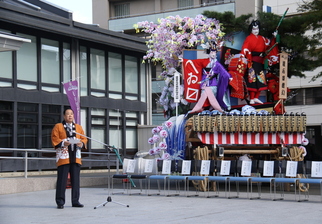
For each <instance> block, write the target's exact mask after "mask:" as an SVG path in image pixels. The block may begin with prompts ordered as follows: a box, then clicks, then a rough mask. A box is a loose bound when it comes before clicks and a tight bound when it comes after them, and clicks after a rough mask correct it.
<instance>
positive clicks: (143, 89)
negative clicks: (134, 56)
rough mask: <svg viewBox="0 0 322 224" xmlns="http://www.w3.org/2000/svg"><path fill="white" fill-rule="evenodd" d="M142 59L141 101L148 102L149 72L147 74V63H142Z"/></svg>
mask: <svg viewBox="0 0 322 224" xmlns="http://www.w3.org/2000/svg"><path fill="white" fill-rule="evenodd" d="M142 61H143V60H142V59H141V60H140V65H141V68H140V73H141V74H140V75H141V80H140V81H141V86H140V91H141V92H140V93H141V101H142V102H146V79H147V74H146V68H145V66H146V64H145V63H142Z"/></svg>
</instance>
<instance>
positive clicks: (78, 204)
mask: <svg viewBox="0 0 322 224" xmlns="http://www.w3.org/2000/svg"><path fill="white" fill-rule="evenodd" d="M73 207H77V208H83V207H84V205H83V204H81V203H77V204H73Z"/></svg>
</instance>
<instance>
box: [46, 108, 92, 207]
mask: <svg viewBox="0 0 322 224" xmlns="http://www.w3.org/2000/svg"><path fill="white" fill-rule="evenodd" d="M63 115H64V120H63V121H62V122H61V123H57V124H56V125H55V126H54V128H53V130H52V133H51V141H52V145H53V147H54V148H55V149H56V165H57V185H56V204H57V208H58V209H63V208H64V204H65V192H66V185H67V178H68V173H70V180H71V186H72V192H71V193H72V194H71V197H72V198H71V200H72V206H73V207H78V208H82V207H84V205H83V204H81V203H80V202H79V196H80V167H81V164H82V161H81V150H82V149H86V143H87V138H86V137H84V136H83V135H84V130H83V128H82V126H81V125H79V124H75V123H74V112H73V110H72V109H70V108H68V109H66V110H64V113H63ZM77 133H79V134H77Z"/></svg>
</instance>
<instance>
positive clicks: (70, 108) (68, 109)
mask: <svg viewBox="0 0 322 224" xmlns="http://www.w3.org/2000/svg"><path fill="white" fill-rule="evenodd" d="M67 110H71V111H73V109H72V108H70V107H68V108H66V109H65V110H64V112H63V114H64V115H65V114H66V111H67ZM73 113H74V111H73Z"/></svg>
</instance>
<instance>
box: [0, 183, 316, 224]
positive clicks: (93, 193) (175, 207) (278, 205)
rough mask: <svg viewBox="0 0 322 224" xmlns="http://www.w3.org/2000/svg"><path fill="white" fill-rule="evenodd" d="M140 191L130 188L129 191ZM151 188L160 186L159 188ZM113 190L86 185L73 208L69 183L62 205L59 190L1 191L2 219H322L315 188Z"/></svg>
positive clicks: (18, 223)
mask: <svg viewBox="0 0 322 224" xmlns="http://www.w3.org/2000/svg"><path fill="white" fill-rule="evenodd" d="M121 191H122V188H121V187H119V189H114V193H116V192H121ZM137 191H138V190H137V189H135V190H133V189H132V191H131V193H135V192H137ZM153 191H154V193H156V192H157V191H156V190H155V189H154V190H153ZM110 192H111V191H110V190H108V189H107V187H105V186H97V187H86V188H84V187H83V188H81V203H83V204H84V205H85V207H84V208H73V207H72V206H71V202H70V193H71V190H70V189H67V191H66V204H65V208H64V209H57V208H56V205H55V200H54V198H55V190H44V191H34V192H26V193H17V194H5V195H0V223H4V224H29V223H32V224H38V223H41V224H42V223H46V224H51V223H52V224H54V223H59V224H64V223H66V224H71V223H77V224H90V223H95V224H100V223H109V224H113V223H153V224H157V223H171V224H172V223H178V224H179V223H185V224H190V223H191V224H200V223H293V224H296V223H301V224H303V223H310V224H313V223H321V222H322V216H321V214H322V203H321V201H320V196H319V195H317V194H315V195H310V198H309V201H305V202H296V201H294V199H295V197H294V193H292V192H288V193H287V194H286V195H285V199H284V200H279V201H272V200H271V199H270V195H269V194H268V193H263V194H262V199H256V200H249V199H248V198H247V194H246V193H245V192H243V193H241V194H240V197H239V198H232V199H227V198H225V195H224V192H221V194H220V195H219V197H216V198H206V197H204V193H203V192H202V193H201V194H200V195H199V196H198V197H185V196H183V194H181V196H172V197H165V196H163V195H161V196H160V195H153V196H147V195H146V194H143V195H138V194H135V195H134V194H133V195H127V194H110ZM317 192H318V191H317ZM143 193H145V192H143ZM181 193H183V192H181ZM234 193H235V192H234ZM108 196H111V199H112V202H108V203H107V204H106V205H105V206H100V205H101V204H102V203H104V202H106V200H107V197H108ZM114 202H115V203H114ZM119 203H121V204H119ZM127 205H128V207H127ZM97 206H98V207H97ZM94 207H97V208H96V209H94Z"/></svg>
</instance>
